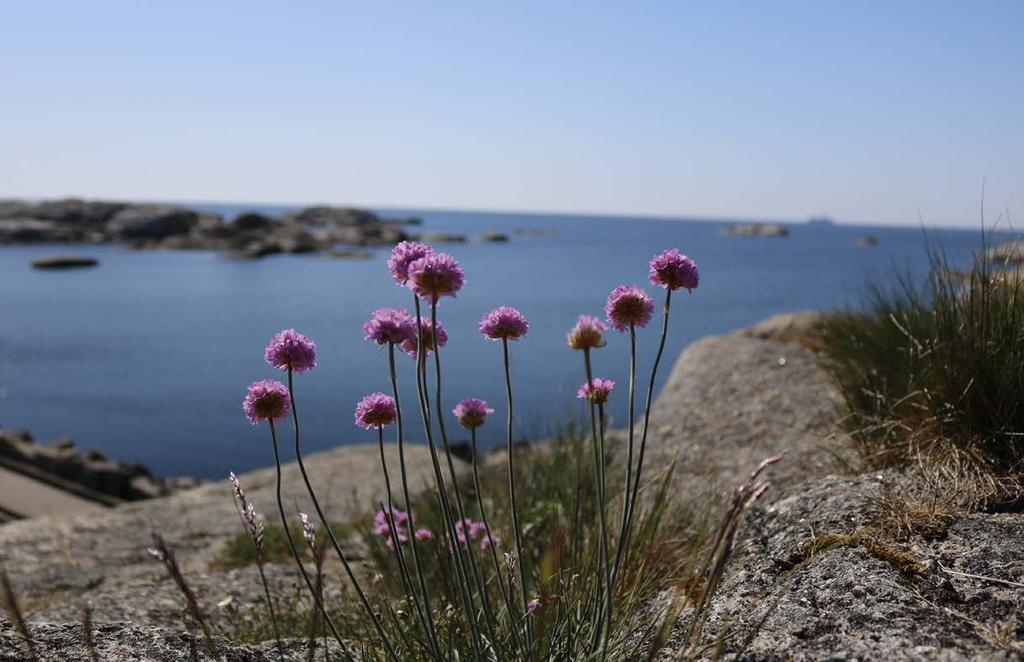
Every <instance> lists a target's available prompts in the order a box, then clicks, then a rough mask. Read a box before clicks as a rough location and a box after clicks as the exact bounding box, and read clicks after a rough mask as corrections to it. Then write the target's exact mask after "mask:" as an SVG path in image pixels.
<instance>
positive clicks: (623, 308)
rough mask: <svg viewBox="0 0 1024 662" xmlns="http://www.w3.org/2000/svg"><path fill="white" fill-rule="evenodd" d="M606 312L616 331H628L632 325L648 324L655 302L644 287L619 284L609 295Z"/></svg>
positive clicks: (605, 307) (605, 305) (642, 325)
mask: <svg viewBox="0 0 1024 662" xmlns="http://www.w3.org/2000/svg"><path fill="white" fill-rule="evenodd" d="M604 312H605V314H607V315H608V321H609V322H610V323H611V325H612V327H613V328H614V329H615V330H616V331H626V330H628V329H629V328H631V327H644V326H647V323H648V322H650V321H651V314H652V313H653V312H654V302H653V301H651V297H649V296H647V292H645V291H644V290H643V288H642V287H637V286H636V285H619V286H618V287H616V288H615V289H614V290H612V293H611V294H609V295H608V301H606V302H605V304H604Z"/></svg>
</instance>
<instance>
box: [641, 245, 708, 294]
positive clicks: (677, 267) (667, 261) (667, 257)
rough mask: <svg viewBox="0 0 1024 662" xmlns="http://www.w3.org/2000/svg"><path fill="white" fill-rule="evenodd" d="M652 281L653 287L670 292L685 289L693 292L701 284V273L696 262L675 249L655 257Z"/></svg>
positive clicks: (652, 263) (652, 262) (652, 264)
mask: <svg viewBox="0 0 1024 662" xmlns="http://www.w3.org/2000/svg"><path fill="white" fill-rule="evenodd" d="M650 280H651V284H652V285H660V286H661V287H665V288H668V289H670V290H678V289H679V288H681V287H684V288H686V289H687V290H689V291H693V290H695V289H697V285H699V284H700V273H699V272H698V271H697V263H696V262H694V261H693V260H691V259H690V258H688V257H686V256H685V255H682V254H680V252H679V250H678V249H675V248H673V249H671V250H667V251H665V252H664V253H661V254H659V255H655V256H654V259H653V260H651V275H650Z"/></svg>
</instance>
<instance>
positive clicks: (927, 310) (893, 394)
mask: <svg viewBox="0 0 1024 662" xmlns="http://www.w3.org/2000/svg"><path fill="white" fill-rule="evenodd" d="M990 246H991V237H990V236H986V237H985V240H984V241H983V246H982V249H981V250H980V251H979V253H978V254H977V255H976V256H975V259H974V262H973V264H972V266H971V267H970V269H969V270H968V271H966V272H963V271H958V270H957V269H956V268H955V267H954V265H952V264H951V263H950V260H949V258H948V256H947V255H946V253H945V252H944V251H943V250H942V249H941V247H939V246H936V245H935V244H933V243H930V242H929V241H928V240H927V238H926V241H925V250H926V251H927V254H928V259H929V263H930V267H929V272H928V276H927V278H926V279H925V280H924V282H923V283H920V282H915V280H914V279H912V278H911V277H910V276H909V275H906V274H897V275H896V277H895V278H894V280H893V281H892V282H891V284H888V285H876V286H874V287H872V288H871V289H870V290H869V291H868V293H867V297H866V302H865V303H866V306H865V309H864V310H863V312H846V313H842V314H838V315H834V316H832V317H830V318H829V319H828V320H827V321H826V329H825V350H824V351H825V355H826V357H827V365H828V368H829V370H830V372H831V374H832V377H833V378H834V380H835V382H836V384H837V385H838V386H839V389H840V391H841V393H842V396H843V398H844V400H845V406H846V410H847V414H848V418H847V421H848V425H849V430H850V433H851V436H852V439H853V440H854V443H855V445H856V447H857V449H858V450H859V451H860V455H861V457H862V459H863V460H864V462H865V463H866V465H867V466H868V467H871V468H877V467H884V466H891V465H900V464H905V463H907V462H909V461H911V460H916V459H919V458H921V457H929V458H933V459H943V458H953V457H955V458H956V459H957V460H958V461H961V460H965V459H966V460H968V461H971V462H974V463H975V464H977V465H979V466H985V467H987V468H989V469H992V470H995V471H998V472H1001V473H1003V472H1010V471H1014V470H1016V469H1019V465H1020V461H1021V459H1022V456H1024V398H1022V394H1024V277H1022V275H1024V272H1022V271H1021V270H1020V269H1019V265H1017V264H1013V263H1012V262H1009V261H1006V260H1002V259H999V258H998V257H997V256H998V252H997V251H994V250H992V249H991V248H990Z"/></svg>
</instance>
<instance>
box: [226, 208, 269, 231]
mask: <svg viewBox="0 0 1024 662" xmlns="http://www.w3.org/2000/svg"><path fill="white" fill-rule="evenodd" d="M231 224H232V225H233V226H234V227H235V228H236V229H238V230H269V229H270V228H272V227H274V226H275V225H277V224H278V221H275V220H274V219H272V218H270V217H269V216H264V215H263V214H257V213H255V212H248V213H245V214H241V215H239V216H236V217H235V220H233V221H231Z"/></svg>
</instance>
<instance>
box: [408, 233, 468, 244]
mask: <svg viewBox="0 0 1024 662" xmlns="http://www.w3.org/2000/svg"><path fill="white" fill-rule="evenodd" d="M418 239H419V241H427V242H431V243H435V244H464V243H466V237H464V236H463V235H461V234H452V233H448V232H428V233H427V234H421V235H420V236H419V237H418Z"/></svg>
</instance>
